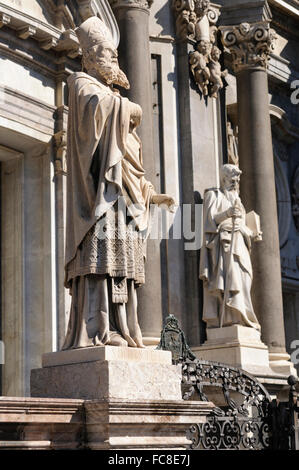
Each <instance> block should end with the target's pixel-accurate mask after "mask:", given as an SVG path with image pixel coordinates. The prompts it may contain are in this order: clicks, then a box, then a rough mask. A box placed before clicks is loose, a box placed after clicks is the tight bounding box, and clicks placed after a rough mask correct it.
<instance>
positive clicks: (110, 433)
mask: <svg viewBox="0 0 299 470" xmlns="http://www.w3.org/2000/svg"><path fill="white" fill-rule="evenodd" d="M213 407H214V405H213V404H212V403H210V402H195V401H188V402H184V401H183V400H169V401H166V400H158V401H157V400H156V401H155V400H145V401H138V402H136V401H132V400H113V399H111V400H107V401H105V400H102V401H83V400H71V399H53V398H51V399H50V398H11V397H9V398H8V397H0V428H1V440H0V450H1V449H18V450H20V449H42V450H50V449H51V450H59V449H62V450H66V449H72V450H75V449H127V450H128V449H161V448H163V449H184V448H186V447H187V446H188V445H189V444H190V443H191V442H190V441H188V440H187V439H186V431H187V429H188V428H189V427H190V425H191V424H196V423H203V422H205V420H206V416H207V415H208V414H209V413H210V411H211V410H212V409H213Z"/></svg>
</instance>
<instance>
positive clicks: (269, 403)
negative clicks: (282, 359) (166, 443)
mask: <svg viewBox="0 0 299 470" xmlns="http://www.w3.org/2000/svg"><path fill="white" fill-rule="evenodd" d="M158 348H159V349H164V350H169V351H171V352H172V357H173V362H174V363H181V365H182V397H183V399H184V400H191V399H192V400H194V399H195V400H196V399H197V400H202V401H212V402H214V403H215V405H216V406H215V408H214V409H213V410H212V411H211V413H210V415H209V416H208V417H207V420H206V422H205V423H200V424H194V425H192V426H191V427H190V428H189V429H188V431H187V437H188V439H189V440H190V441H191V445H190V448H191V449H194V450H218V449H219V450H220V449H240V450H247V449H248V450H266V449H299V425H298V413H299V407H298V394H297V389H296V386H297V379H296V378H295V377H294V376H290V377H289V379H288V383H289V386H290V388H289V397H288V401H286V402H279V401H278V400H272V399H271V397H270V395H269V393H268V391H267V390H266V388H265V387H264V386H263V385H262V384H261V383H260V382H259V381H258V380H257V379H256V378H255V377H253V376H251V375H250V374H248V373H247V372H246V371H244V370H242V369H239V368H236V367H232V366H229V365H227V364H220V363H216V362H211V361H204V360H200V359H197V358H196V357H195V355H194V354H193V352H192V351H191V350H190V348H189V346H188V344H187V342H186V339H185V335H184V333H183V331H182V330H181V329H180V327H179V324H178V320H177V319H176V318H175V317H174V316H173V315H170V316H169V317H167V319H166V322H165V326H164V328H163V330H162V332H161V341H160V345H159V346H158Z"/></svg>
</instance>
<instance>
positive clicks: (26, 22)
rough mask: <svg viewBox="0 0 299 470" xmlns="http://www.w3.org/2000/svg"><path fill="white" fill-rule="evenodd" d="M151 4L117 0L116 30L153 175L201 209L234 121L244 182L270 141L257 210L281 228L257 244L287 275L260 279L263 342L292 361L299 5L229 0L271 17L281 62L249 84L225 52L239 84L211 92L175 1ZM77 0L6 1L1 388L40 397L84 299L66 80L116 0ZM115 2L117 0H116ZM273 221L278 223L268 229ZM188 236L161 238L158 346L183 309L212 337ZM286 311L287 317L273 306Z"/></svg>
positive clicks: (1, 55) (154, 312) (152, 292)
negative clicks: (69, 272)
mask: <svg viewBox="0 0 299 470" xmlns="http://www.w3.org/2000/svg"><path fill="white" fill-rule="evenodd" d="M151 3H152V2H141V1H139V0H138V1H137V0H136V2H135V3H134V2H126V1H125V0H123V1H118V2H115V1H112V0H111V1H110V4H111V8H112V10H113V12H114V14H115V18H116V21H115V23H114V22H112V23H111V24H110V27H111V30H112V31H113V34H114V35H115V37H119V34H120V35H121V37H122V38H123V39H122V40H123V49H120V51H119V61H120V65H121V66H122V68H123V69H124V71H125V72H126V74H127V76H128V77H129V79H130V81H131V82H132V83H131V85H132V86H131V90H130V91H129V93H128V97H129V98H130V99H131V100H133V101H134V100H135V101H136V102H139V104H140V105H141V106H142V107H143V110H144V123H145V127H144V128H143V129H141V136H142V137H143V139H144V142H145V143H144V164H145V168H146V170H147V172H148V175H149V179H151V180H152V182H153V183H154V184H155V186H156V188H157V189H159V190H160V191H161V192H165V193H169V194H171V195H173V196H174V197H175V199H176V201H177V202H178V203H179V204H191V206H192V208H193V209H194V206H195V204H199V203H201V201H202V198H203V194H204V191H205V189H207V188H210V187H215V186H219V168H220V166H221V164H222V163H226V162H227V161H228V150H227V147H228V143H227V138H228V137H227V126H226V121H227V119H228V120H229V121H230V122H231V124H232V128H233V130H234V133H235V136H236V141H237V142H238V144H239V147H238V151H239V165H240V167H241V169H242V171H243V176H242V183H243V182H244V181H245V180H246V178H247V180H248V181H249V180H251V178H254V177H255V175H256V174H257V173H258V172H259V169H258V167H257V160H258V158H259V155H260V154H259V153H258V152H261V153H263V154H264V155H266V153H264V150H263V149H265V148H266V152H267V156H268V157H267V158H268V159H267V161H269V162H270V163H271V165H272V167H271V168H270V167H269V168H268V169H264V171H265V172H266V175H267V178H268V180H269V185H268V186H267V188H268V189H266V188H265V189H264V191H266V192H267V195H266V196H267V197H266V198H264V195H263V194H262V184H261V182H260V183H259V184H258V185H257V186H255V187H254V188H255V189H254V195H255V196H254V197H255V198H256V199H257V200H259V201H260V200H262V199H263V201H264V202H263V204H260V203H259V205H258V208H256V207H254V208H255V210H256V212H258V213H259V214H260V215H261V220H262V225H263V217H265V213H267V211H268V212H269V219H268V220H267V221H265V222H264V223H266V224H268V227H269V226H271V227H272V226H273V225H275V224H276V225H277V227H278V232H279V239H278V236H277V238H276V240H274V241H273V240H272V239H271V240H270V238H271V237H270V235H269V237H270V238H269V242H268V245H267V246H268V247H270V245H271V254H270V255H269V256H270V258H271V260H272V261H271V262H270V261H269V259H270V258H268V261H267V260H266V261H265V258H264V257H263V256H264V253H265V251H267V249H268V248H267V247H266V248H264V249H263V248H261V250H264V252H263V253H262V254H260V253H257V254H256V255H255V256H256V258H255V259H256V262H255V265H254V269H255V270H256V271H258V270H259V266H260V265H262V266H263V274H262V276H263V277H264V278H265V277H266V276H267V274H265V273H267V272H269V270H270V271H271V272H272V273H274V274H273V278H272V281H271V282H270V281H269V282H270V284H269V286H268V287H265V285H264V284H263V283H262V284H261V280H260V279H259V284H260V285H261V287H262V290H260V291H258V287H257V288H256V292H258V295H256V297H255V302H256V304H255V310H256V312H257V316H258V318H259V320H260V322H261V325H262V341H263V343H265V344H266V345H267V347H268V348H270V349H271V347H272V353H271V352H270V353H271V354H272V357H271V358H272V362H275V361H276V362H277V361H278V362H279V361H280V360H283V359H281V357H282V356H281V355H283V358H284V360H286V359H287V353H288V354H292V352H294V350H295V348H293V347H292V345H294V341H296V340H297V339H298V340H299V310H298V305H299V261H298V260H299V231H298V225H297V218H296V217H297V216H296V212H295V209H296V207H295V206H296V194H295V192H296V190H295V189H294V184H295V183H294V180H295V175H296V171H297V169H298V166H299V157H298V155H299V117H298V116H299V114H298V104H294V103H292V101H291V95H292V93H293V92H294V91H296V90H295V89H294V88H291V84H292V83H293V82H294V81H295V80H298V79H299V63H298V57H297V54H296V51H297V41H298V32H297V30H298V22H299V9H298V6H296V5H294V2H292V1H286V2H283V3H284V6H282V5H281V3H282V2H280V1H278V0H269V2H267V1H261V2H258V4H257V2H253V1H250V0H249V1H247V2H246V3H244V1H241V0H237V2H233V1H231V0H221V1H219V2H218V7H217V8H218V9H219V19H218V20H217V27H220V28H221V27H222V28H228V27H235V26H238V25H241V24H242V23H244V22H248V23H252V24H257V23H258V22H261V21H267V22H268V23H269V24H270V25H271V28H273V29H274V30H275V32H276V35H277V39H276V41H275V42H274V49H273V50H271V51H270V52H269V63H268V69H267V73H266V70H265V69H264V70H263V71H261V70H259V71H258V73H259V74H260V78H259V79H258V80H257V82H259V83H257V82H255V84H252V82H251V81H250V77H249V78H247V80H248V81H247V82H246V84H245V81H243V88H242V86H241V85H242V84H241V85H240V80H239V82H238V73H239V72H237V71H236V70H234V68H233V64H232V55H231V51H230V50H229V48H228V50H226V51H225V53H224V55H223V65H224V68H227V69H228V72H229V73H228V75H227V76H226V77H224V80H225V88H224V89H223V90H221V91H220V93H219V97H218V98H211V97H206V98H204V97H202V96H201V94H200V92H199V90H198V88H197V86H196V83H195V82H194V80H193V78H192V77H191V76H190V71H189V59H188V54H189V53H190V52H191V51H192V50H193V49H194V45H193V44H191V43H190V42H188V41H186V40H183V39H181V38H179V37H178V35H177V31H176V25H175V20H174V13H173V4H172V2H171V1H170V0H154V2H153V3H152V4H151ZM65 4H66V2H61V5H60V7H57V8H56V6H55V5H56V4H55V2H52V1H51V0H47V1H44V2H38V1H36V0H6V2H5V4H4V2H0V70H1V74H0V162H1V164H0V167H1V214H2V219H1V259H2V262H1V289H2V299H1V302H2V304H1V314H0V318H1V328H0V332H1V338H0V339H2V340H3V341H4V343H5V349H6V358H7V359H6V364H4V366H2V370H1V394H2V395H7V396H28V395H29V393H30V391H29V378H30V370H31V369H35V368H39V367H41V357H42V354H44V353H48V352H50V351H57V350H59V348H60V347H61V345H62V343H63V340H64V335H65V329H66V325H67V320H68V314H69V308H70V298H69V295H68V293H67V291H66V290H65V289H64V287H63V279H64V231H65V184H66V177H65V172H66V167H65V146H66V140H65V137H66V135H65V132H66V124H67V114H68V108H67V105H68V103H67V90H66V80H67V78H68V76H69V75H70V73H72V72H74V71H78V70H80V69H81V51H80V49H79V45H78V42H77V39H76V36H75V34H74V33H73V29H74V27H75V26H77V25H78V24H80V22H82V21H83V20H84V19H86V18H87V17H88V16H90V15H91V14H97V13H99V15H103V10H101V8H103V5H105V3H104V2H100V1H93V2H86V1H82V0H72V1H70V2H68V4H69V8H67V7H66V6H65ZM236 5H237V6H239V8H235V7H236ZM105 8H108V9H109V11H110V7H109V5H108V6H106V7H105ZM128 25H131V28H132V31H131V35H129V34H128ZM137 25H139V29H138V28H137ZM121 44H122V43H121ZM142 45H143V46H142ZM220 45H221V43H220ZM221 47H222V46H221ZM132 51H134V53H133V52H132ZM137 51H138V54H137ZM242 73H243V72H242ZM151 76H152V77H154V80H151V78H150V77H151ZM267 80H268V88H267V85H266V83H267ZM254 86H256V87H257V88H259V90H260V93H261V96H262V97H263V101H261V102H260V111H258V112H261V113H263V115H264V117H265V120H264V122H266V121H267V120H268V119H269V121H270V124H271V128H272V136H271V135H270V133H268V134H267V139H268V140H267V139H266V140H264V141H263V142H262V143H261V142H257V140H258V135H259V134H261V132H259V131H258V130H257V129H256V128H255V131H254V132H255V136H254V138H253V139H251V142H253V144H252V145H253V146H252V147H248V142H247V141H246V134H248V132H249V131H248V125H249V123H250V125H251V124H252V126H253V127H251V129H253V128H254V125H255V123H256V122H257V121H256V119H257V115H254V113H253V111H252V106H253V103H254V101H255V100H256V98H255V96H254V93H253V92H252V93H248V90H249V89H252V88H254ZM250 87H251V88H250ZM237 88H238V90H237ZM237 91H238V93H237ZM237 95H238V101H239V108H238V106H237ZM240 103H241V104H240ZM268 103H269V108H268ZM244 116H245V118H244ZM242 122H243V127H242ZM240 123H241V128H240ZM268 124H269V122H268ZM146 129H149V131H147V130H146ZM268 130H269V129H268ZM248 135H249V134H248ZM264 135H265V134H264ZM251 137H252V136H251ZM240 140H241V143H240ZM271 144H272V145H271ZM246 148H247V149H248V150H246ZM252 148H253V149H254V151H256V149H257V148H258V149H259V150H258V152H257V153H255V158H256V160H251V157H249V156H248V154H246V151H248V153H249V152H251V151H253V150H252ZM272 148H273V150H272ZM244 149H245V150H244ZM152 155H154V158H153V157H152ZM267 172H268V173H267ZM269 172H270V173H271V174H270V173H269ZM269 188H270V189H269ZM275 191H276V196H275ZM269 194H271V198H270V197H268V195H269ZM270 199H271V200H270ZM242 201H243V203H244V205H245V206H246V208H247V207H248V210H251V207H250V206H251V205H254V204H255V203H256V202H255V201H252V199H251V198H250V194H249V189H246V190H244V192H243V193H242ZM276 206H277V215H276ZM262 230H263V231H264V232H265V230H266V234H267V228H266V229H264V228H263V227H262ZM184 243H185V240H183V239H181V240H180V239H169V240H164V241H162V242H160V241H156V240H151V241H150V244H149V251H148V260H147V279H148V282H147V291H145V290H144V289H141V290H140V293H139V294H140V295H139V302H140V305H141V311H140V313H139V315H140V323H141V327H142V331H143V335H144V341H145V344H146V345H147V346H148V347H152V348H153V347H155V345H156V344H157V343H158V339H159V336H160V331H161V327H162V320H163V318H165V317H166V316H167V315H168V314H169V313H172V314H174V315H175V316H176V317H177V318H178V319H179V320H180V322H181V325H182V328H183V329H184V331H185V333H186V337H187V340H188V343H189V344H190V346H191V347H194V348H198V347H200V345H202V344H203V343H204V341H205V339H206V331H205V324H204V323H203V322H202V320H201V318H202V300H203V293H202V285H201V281H200V280H199V278H198V267H199V257H200V250H198V249H196V250H185V249H184ZM269 244H270V245H269ZM272 262H273V263H274V265H275V266H274V268H273V269H271V266H272V267H273V264H272V265H271V263H272ZM269 263H270V264H269ZM274 277H275V280H273V279H274ZM271 286H272V287H271ZM274 293H275V296H274ZM264 296H265V297H264ZM271 296H272V297H273V305H272V304H271V307H270V306H269V305H270V304H269V302H268V300H269V298H270V297H271ZM267 305H268V306H267ZM274 308H275V315H274V313H272V314H271V312H269V310H270V309H272V311H273V312H274V310H273V309H274ZM267 309H268V310H267ZM267 311H268V313H267ZM271 315H272V316H271ZM273 318H274V321H272V320H273ZM295 347H297V348H298V346H296V345H295ZM286 351H287V353H286ZM275 355H276V356H275ZM298 356H299V355H298ZM270 362H271V360H270ZM295 366H296V364H295Z"/></svg>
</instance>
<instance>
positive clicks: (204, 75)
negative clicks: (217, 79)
mask: <svg viewBox="0 0 299 470" xmlns="http://www.w3.org/2000/svg"><path fill="white" fill-rule="evenodd" d="M196 49H197V50H196V51H194V52H191V54H190V65H191V72H192V73H193V75H194V78H195V81H196V84H197V86H198V88H199V89H200V91H201V92H202V94H203V95H204V96H207V95H208V93H209V89H208V85H209V83H210V75H211V74H210V69H209V67H208V63H209V59H210V52H211V44H210V43H209V41H206V40H202V41H199V43H198V44H197V47H196Z"/></svg>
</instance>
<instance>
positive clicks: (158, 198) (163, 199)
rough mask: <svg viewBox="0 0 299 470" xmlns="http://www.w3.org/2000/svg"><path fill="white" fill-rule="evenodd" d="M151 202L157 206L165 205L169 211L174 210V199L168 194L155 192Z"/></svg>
mask: <svg viewBox="0 0 299 470" xmlns="http://www.w3.org/2000/svg"><path fill="white" fill-rule="evenodd" d="M151 202H152V204H157V205H158V206H164V205H165V206H167V209H168V210H169V211H170V212H174V210H175V200H174V199H173V197H171V196H168V194H155V195H154V196H153V197H152V201H151Z"/></svg>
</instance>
